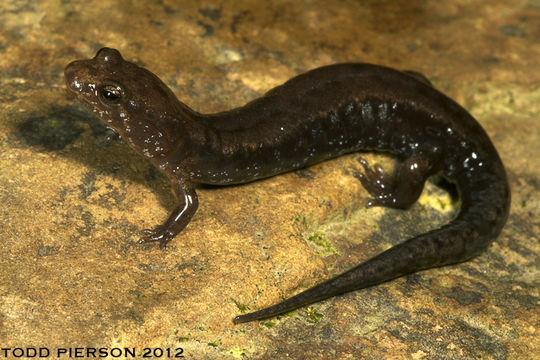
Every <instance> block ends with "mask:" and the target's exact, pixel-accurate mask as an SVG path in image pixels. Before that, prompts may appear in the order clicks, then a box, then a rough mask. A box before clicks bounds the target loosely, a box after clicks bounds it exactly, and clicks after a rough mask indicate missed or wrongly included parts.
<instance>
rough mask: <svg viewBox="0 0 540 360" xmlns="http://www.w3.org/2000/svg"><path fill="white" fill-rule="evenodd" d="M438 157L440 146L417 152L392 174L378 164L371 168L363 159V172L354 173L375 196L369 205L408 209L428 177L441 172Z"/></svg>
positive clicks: (361, 161)
mask: <svg viewBox="0 0 540 360" xmlns="http://www.w3.org/2000/svg"><path fill="white" fill-rule="evenodd" d="M438 157H439V151H438V149H437V148H432V149H430V151H418V152H415V153H414V154H412V155H411V156H410V157H408V158H407V159H406V160H405V161H403V162H402V163H401V164H400V165H399V167H398V169H397V171H396V173H395V174H393V175H388V174H386V173H385V172H384V170H383V169H382V167H381V166H380V165H378V164H375V165H373V167H371V166H370V165H369V164H368V162H367V161H366V160H365V159H363V158H360V160H359V161H360V164H361V165H362V167H363V168H364V172H363V173H355V174H353V175H354V177H356V178H357V179H359V180H360V182H361V183H362V185H363V186H364V188H365V189H366V190H367V191H368V192H369V193H370V194H371V195H372V196H373V198H372V199H371V200H370V201H369V202H368V203H367V207H372V206H386V207H391V208H396V209H406V208H408V207H409V206H411V205H412V204H413V203H414V202H416V200H418V197H419V196H420V194H421V193H422V189H423V188H424V183H425V182H426V179H427V178H428V177H429V176H431V175H433V174H435V173H436V172H438V171H439V167H438V165H437V164H438Z"/></svg>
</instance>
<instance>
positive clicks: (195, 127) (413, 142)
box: [65, 48, 510, 323]
mask: <svg viewBox="0 0 540 360" xmlns="http://www.w3.org/2000/svg"><path fill="white" fill-rule="evenodd" d="M65 77H66V82H67V86H68V88H69V89H70V90H72V91H73V92H74V93H75V94H76V95H77V98H78V99H79V100H80V101H82V102H83V103H84V104H85V105H86V106H87V107H88V108H89V109H91V110H92V111H94V112H95V113H96V114H97V115H98V116H99V117H100V118H101V119H102V120H103V121H104V122H106V123H107V124H108V125H109V126H111V127H113V128H114V129H116V130H117V131H118V132H119V133H120V135H121V136H122V137H123V138H124V139H125V140H126V141H127V143H128V144H129V145H130V146H131V147H132V148H133V149H134V150H135V151H137V152H138V153H139V154H141V155H142V156H144V157H145V158H147V159H148V160H150V161H151V162H152V163H153V164H154V165H155V166H156V167H157V168H158V169H160V170H161V172H163V174H165V175H166V176H167V177H168V178H169V179H170V180H171V182H172V184H173V189H174V192H175V194H176V197H177V199H178V207H177V208H176V209H175V210H174V211H173V213H172V214H171V216H170V217H169V219H168V220H167V221H166V222H165V223H164V224H162V225H160V226H157V227H156V228H154V229H152V230H145V234H144V236H143V237H142V239H141V240H140V242H148V241H159V242H160V245H161V246H162V247H165V245H166V244H167V243H168V242H169V241H170V240H171V239H172V238H173V237H174V236H175V235H176V234H178V233H179V232H180V231H181V230H182V229H183V228H184V227H185V226H186V225H187V224H188V223H189V221H190V219H191V217H192V216H193V214H194V213H195V211H196V210H197V206H198V200H197V194H196V192H195V187H194V185H195V184H197V183H205V184H214V185H227V184H240V183H246V182H249V181H253V180H257V179H261V178H265V177H269V176H273V175H276V174H279V173H283V172H286V171H290V170H294V169H299V168H302V167H305V166H308V165H311V164H314V163H317V162H320V161H323V160H326V159H329V158H332V157H336V156H339V155H341V154H344V153H347V152H352V151H357V150H379V151H386V152H390V153H393V154H395V155H396V156H397V157H398V158H399V159H401V160H402V162H401V165H400V166H399V167H398V169H397V171H396V173H395V174H394V175H393V176H388V175H386V174H384V172H383V171H382V169H381V168H380V167H379V166H377V165H375V166H374V167H373V168H371V167H370V166H369V165H368V164H367V162H365V161H362V165H363V168H364V172H363V173H361V174H357V175H356V176H357V177H358V178H359V179H360V181H361V182H362V184H363V185H364V187H365V188H366V189H367V190H368V191H369V192H370V194H371V195H372V196H373V198H372V200H371V201H370V202H369V203H368V206H388V207H394V208H402V209H404V208H407V207H409V206H410V205H411V204H413V203H414V202H415V201H416V200H417V199H418V196H419V195H420V193H421V191H422V188H423V186H424V182H425V180H426V179H427V178H428V177H429V176H431V175H433V174H437V173H442V174H443V175H444V176H445V177H446V178H448V179H449V180H450V181H452V182H454V183H455V184H456V186H457V188H458V191H459V194H460V198H461V208H460V211H459V214H458V215H457V217H456V218H455V219H454V220H453V221H452V222H450V223H449V224H447V225H445V226H443V227H442V228H440V229H436V230H433V231H430V232H428V233H425V234H422V235H419V236H416V237H414V238H412V239H409V240H407V241H405V242H403V243H401V244H399V245H396V246H394V247H392V248H390V249H389V250H387V251H385V252H383V253H381V254H379V255H377V256H375V257H374V258H372V259H371V260H368V261H366V262H364V263H362V264H360V265H358V266H357V267H355V268H353V269H351V270H349V271H347V272H346V273H344V274H341V275H339V276H337V277H335V278H333V279H330V280H328V281H326V282H324V283H322V284H319V285H317V286H315V287H313V288H311V289H309V290H306V291H304V292H302V293H300V294H298V295H296V296H294V297H292V298H289V299H287V300H285V301H283V302H281V303H279V304H277V305H274V306H271V307H269V308H266V309H262V310H259V311H256V312H253V313H249V314H245V315H241V316H238V317H236V318H235V319H234V321H235V322H236V323H239V322H245V321H251V320H256V319H261V318H266V317H270V316H274V315H277V314H280V313H283V312H286V311H290V310H293V309H296V308H298V307H301V306H303V305H307V304H310V303H313V302H316V301H319V300H323V299H326V298H329V297H332V296H335V295H338V294H342V293H345V292H348V291H352V290H356V289H361V288H365V287H367V286H371V285H375V284H378V283H381V282H383V281H387V280H390V279H393V278H396V277H399V276H402V275H405V274H409V273H412V272H415V271H418V270H421V269H426V268H430V267H436V266H442V265H447V264H453V263H457V262H461V261H465V260H467V259H470V258H472V257H474V256H476V255H478V254H480V253H481V252H482V251H484V250H485V249H486V248H487V247H488V246H489V244H490V243H491V242H492V241H493V240H494V239H495V238H496V237H497V236H498V235H499V233H500V232H501V229H502V227H503V225H504V223H505V222H506V218H507V216H508V211H509V204H510V191H509V187H508V182H507V179H506V173H505V170H504V167H503V164H502V162H501V159H500V158H499V155H498V154H497V151H496V150H495V148H494V147H493V144H492V143H491V141H490V139H489V138H488V136H487V135H486V133H485V131H484V130H483V129H482V127H481V126H480V125H479V124H478V123H477V122H476V120H475V119H474V118H473V117H472V116H471V115H470V114H469V113H467V111H465V110H464V109H463V108H462V107H460V106H459V105H458V104H456V103H455V102H454V101H452V100H451V99H450V98H448V97H446V96H445V95H444V94H442V93H440V92H439V91H437V90H436V89H434V88H433V86H432V85H431V84H430V83H429V81H428V80H427V79H426V78H425V77H424V76H423V75H421V74H419V73H416V72H412V71H397V70H393V69H390V68H386V67H382V66H376V65H369V64H338V65H331V66H326V67H322V68H318V69H315V70H312V71H309V72H307V73H305V74H302V75H299V76H297V77H295V78H293V79H291V80H289V81H287V82H286V83H285V84H283V85H281V86H278V87H276V88H274V89H272V90H270V91H269V92H268V93H266V94H265V95H263V96H262V97H260V98H258V99H256V100H253V101H252V102H250V103H248V104H246V105H245V106H242V107H240V108H237V109H233V110H230V111H226V112H222V113H218V114H209V115H205V114H200V113H197V112H195V111H193V110H191V109H190V108H189V107H187V106H186V105H184V104H183V103H181V102H180V101H178V100H177V98H176V97H175V96H174V94H173V93H172V92H171V91H170V90H169V88H168V87H167V86H166V85H165V84H164V83H163V82H161V81H160V80H159V79H158V78H157V77H156V76H155V75H153V74H152V73H150V72H149V71H147V70H145V69H143V68H140V67H138V66H137V65H135V64H133V63H130V62H127V61H125V60H123V59H122V57H121V55H120V53H119V52H118V51H116V50H114V49H109V48H103V49H101V50H100V51H98V53H97V54H96V56H95V57H94V58H93V59H89V60H80V61H74V62H72V63H71V64H69V65H68V66H67V67H66V70H65Z"/></svg>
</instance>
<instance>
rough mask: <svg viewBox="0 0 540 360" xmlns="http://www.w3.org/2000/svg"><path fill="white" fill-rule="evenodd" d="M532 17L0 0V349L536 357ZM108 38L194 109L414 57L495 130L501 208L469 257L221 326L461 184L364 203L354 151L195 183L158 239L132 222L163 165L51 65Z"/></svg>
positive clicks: (438, 9) (441, 203) (162, 198)
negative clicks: (356, 65) (151, 240)
mask: <svg viewBox="0 0 540 360" xmlns="http://www.w3.org/2000/svg"><path fill="white" fill-rule="evenodd" d="M539 23H540V2H539V1H538V0H515V1H511V2H509V1H505V0H487V1H480V0H476V1H474V0H473V1H460V0H450V1H444V2H437V1H379V0H369V1H363V2H355V1H339V2H327V1H323V0H312V1H303V2H294V1H284V0H282V1H278V0H276V1H254V0H252V1H247V0H239V1H234V2H229V1H218V0H206V1H191V0H189V1H182V2H174V1H168V0H162V1H152V2H144V1H139V2H133V1H124V0H119V1H116V2H114V3H112V2H85V1H80V2H59V1H49V2H36V1H29V0H28V1H15V0H11V1H9V0H8V1H3V2H1V3H0V204H1V205H0V239H1V240H2V246H1V248H0V345H1V347H2V348H12V349H13V348H16V347H20V348H27V347H43V348H47V349H49V350H50V351H51V354H52V353H53V352H54V353H55V352H57V351H58V350H59V349H63V348H83V349H81V351H87V350H89V349H90V350H91V349H92V348H107V349H109V350H108V351H110V349H111V348H119V349H124V348H128V349H132V348H135V350H136V353H137V355H141V354H142V353H143V349H144V348H152V349H159V348H161V349H167V348H169V349H172V350H173V351H174V349H176V348H183V349H184V355H185V357H186V358H188V359H286V358H290V359H328V358H333V359H359V358H369V359H457V358H459V359H478V358H482V359H531V358H534V357H535V355H534V354H536V355H537V356H538V355H539V354H540V345H539V340H538V338H539V336H538V333H537V331H538V328H539V327H538V323H539V319H538V314H539V302H538V301H539V298H538V289H539V288H540V287H539V278H540V277H539V274H538V264H539V258H538V253H539V252H540V246H539V242H538V234H539V233H540V227H539V219H540V205H539V201H540V196H539V188H540V177H539V174H540V171H539V170H538V164H539V163H540V135H539V129H540V126H539V124H540V119H539V114H540V105H539V104H540V88H539V84H540V72H539V71H538V59H539V58H540V43H539V42H538V38H539V37H540V27H539ZM102 46H110V47H115V48H118V49H119V50H120V51H121V52H122V54H123V55H124V57H125V58H127V59H130V60H132V61H136V62H138V63H139V64H142V65H144V66H146V67H147V68H149V69H150V70H151V71H153V72H154V73H156V74H158V75H159V76H160V77H161V78H162V79H163V80H164V81H165V82H167V83H168V84H169V85H170V86H171V87H172V88H173V90H174V91H175V92H176V94H177V95H178V96H179V98H180V99H182V100H183V101H184V102H186V103H187V104H189V105H190V106H191V107H193V108H194V109H196V110H199V111H201V112H215V111H220V110H226V109H229V108H232V107H235V106H239V105H242V104H243V103H245V102H247V101H249V100H251V99H253V98H255V97H256V96H258V95H261V94H262V93H264V92H265V91H266V90H268V89H270V88H272V87H273V86H276V85H279V84H281V83H282V82H284V81H285V80H287V79H288V78H290V77H292V76H294V75H296V74H298V73H300V72H302V71H305V70H309V69H311V68H315V67H318V66H321V65H326V64H330V63H337V62H346V61H354V62H372V63H379V64H385V65H389V66H393V67H396V68H400V69H413V70H416V71H420V72H422V73H424V74H426V75H427V77H428V78H430V79H431V80H432V81H433V83H434V85H435V86H436V87H437V88H439V89H441V90H442V91H443V92H445V93H447V94H448V95H449V96H451V97H452V98H454V99H456V100H457V101H458V102H459V103H461V104H463V105H464V106H465V107H466V108H467V109H468V110H469V111H470V112H471V113H472V114H473V115H474V116H475V117H476V118H477V119H478V120H479V121H480V123H481V124H482V125H483V126H484V127H485V129H486V131H487V132H488V134H489V135H490V136H491V138H492V140H493V142H494V143H495V145H496V147H497V149H498V150H499V152H500V154H501V156H502V158H503V161H504V162H505V164H506V167H507V171H508V175H509V179H510V182H511V187H512V192H513V194H512V195H513V199H512V210H511V214H510V218H509V220H508V223H507V225H506V227H505V228H504V230H503V233H502V234H501V236H500V238H499V239H498V240H497V241H496V242H495V243H494V244H493V245H492V246H491V247H490V248H489V250H488V251H487V252H485V253H484V254H482V255H481V256H479V257H478V258H476V259H474V260H472V261H469V262H467V263H463V264H460V265H456V266H449V267H445V268H440V269H434V270H429V271H424V272H421V273H417V274H414V275H411V276H407V277H404V278H401V279H397V280H395V281H392V282H389V283H385V284H382V285H380V286H376V287H373V288H369V289H365V290H362V291H357V292H353V293H350V294H347V295H344V296H341V297H337V298H333V299H330V300H327V301H324V302H321V303H318V304H315V305H313V306H310V307H308V308H303V309H300V310H297V311H294V312H292V313H289V314H287V315H285V316H281V317H278V318H274V319H270V320H267V321H262V322H255V323H248V324H242V325H233V324H232V318H233V317H234V316H235V315H237V314H239V313H241V312H242V311H245V310H247V309H251V310H254V309H259V308H262V307H264V306H268V305H270V304H273V303H276V302H278V301H280V300H282V299H284V298H286V297H289V296H290V295H292V294H294V293H296V292H298V291H300V290H303V289H305V288H307V287H309V286H311V285H313V284H315V283H317V282H319V281H321V280H322V279H326V278H328V277H331V276H333V275H335V274H338V273H340V272H342V271H344V270H346V269H348V268H350V267H352V266H354V265H355V264H357V263H359V262H361V261H363V260H365V259H367V258H369V257H371V256H373V255H375V254H377V253H379V252H380V251H382V250H384V249H386V248H388V247H390V246H391V245H393V244H396V243H398V242H400V241H403V240H404V239H406V238H408V237H410V236H412V235H414V234H418V233H421V232H425V231H427V230H429V229H432V228H434V227H436V226H439V225H441V224H444V223H445V222H447V221H448V220H449V219H451V218H452V215H453V214H454V213H455V211H456V209H457V207H458V204H457V203H456V202H455V201H453V200H452V198H451V197H450V196H449V194H448V193H447V192H445V191H444V190H442V189H441V188H439V187H437V186H435V185H433V184H428V186H427V187H426V190H425V191H424V194H423V195H422V197H421V199H420V201H419V202H418V203H417V204H415V205H414V206H413V207H412V208H411V209H409V210H407V211H397V210H388V209H381V208H374V209H369V210H368V209H365V207H364V205H365V203H366V201H367V198H368V194H367V193H366V191H365V190H364V189H363V188H362V187H361V186H360V184H359V182H358V181H357V180H356V179H355V178H354V177H353V176H352V175H351V174H352V173H353V172H354V171H356V170H358V169H359V168H360V164H359V163H358V161H357V160H358V157H359V155H358V154H351V155H347V156H343V157H341V158H339V159H336V160H333V161H328V162H326V163H323V164H320V165H317V166H313V167H310V168H308V169H304V170H301V171H297V172H292V173H288V174H285V175H282V176H277V177H274V178H271V179H268V180H264V181H259V182H255V183H251V184H247V185H243V186H233V187H224V188H210V187H203V188H201V189H199V190H198V193H199V196H200V204H201V205H200V207H199V211H198V212H197V214H196V215H195V217H194V219H193V221H192V222H191V224H190V225H189V226H188V227H187V228H186V229H185V231H184V232H183V233H181V234H180V235H179V236H178V237H177V238H176V239H175V240H174V241H173V242H172V243H171V245H170V246H169V249H168V250H167V251H161V250H159V249H158V248H157V247H156V246H154V245H145V246H141V245H137V244H136V239H137V237H136V233H137V231H139V230H141V229H144V228H148V227H152V226H154V225H156V224H158V223H159V222H160V221H162V220H163V219H164V218H165V217H166V216H167V213H168V211H170V210H171V209H172V207H173V205H174V202H173V199H172V194H171V192H170V189H169V185H168V183H167V182H166V181H165V179H164V178H163V177H162V176H160V175H159V174H158V172H157V171H156V170H154V169H153V168H152V167H151V166H150V165H149V164H148V163H146V162H145V161H144V160H142V159H140V158H139V157H138V156H137V155H135V154H134V153H133V152H132V151H131V150H130V149H129V148H128V147H127V146H126V145H125V144H123V143H121V142H120V141H118V140H114V139H113V140H108V138H109V137H110V135H111V134H110V133H109V132H108V131H107V129H106V128H105V127H104V126H103V125H102V124H101V123H100V122H99V121H98V120H97V119H95V118H93V117H92V115H91V114H90V113H89V112H87V111H86V110H84V109H82V107H80V106H79V105H78V104H77V103H76V102H75V100H74V98H73V97H72V96H70V95H69V94H68V93H67V91H66V90H65V86H64V83H63V75H62V72H63V68H64V67H65V65H66V64H67V63H68V62H70V61H72V60H74V59H79V58H88V57H91V56H93V55H94V53H95V51H96V50H97V49H99V48H100V47H102ZM362 156H366V157H367V158H368V159H369V160H371V161H372V162H373V161H377V162H380V163H381V164H383V166H385V167H387V168H391V167H392V159H391V158H388V157H385V156H382V155H374V154H368V155H364V154H363V155H362ZM2 351H8V350H2ZM73 351H74V350H73ZM156 351H159V350H156ZM73 354H74V353H73ZM85 354H86V353H85ZM15 355H16V354H13V353H11V355H10V356H15ZM154 355H156V357H157V356H159V352H158V353H154ZM2 356H3V357H7V358H9V357H10V356H6V354H5V353H3V352H2V353H0V357H2ZM85 356H86V355H85ZM86 357H89V358H90V357H91V356H90V355H88V356H86ZM63 358H68V357H67V355H66V356H64V357H63ZM107 358H112V354H111V353H109V357H107ZM125 358H131V357H130V356H126V357H125Z"/></svg>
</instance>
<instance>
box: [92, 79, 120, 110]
mask: <svg viewBox="0 0 540 360" xmlns="http://www.w3.org/2000/svg"><path fill="white" fill-rule="evenodd" d="M98 97H99V101H101V103H102V104H103V105H105V106H114V105H120V104H121V103H122V101H123V99H124V90H123V89H122V87H121V86H120V85H118V84H105V85H102V86H101V87H100V88H99V90H98Z"/></svg>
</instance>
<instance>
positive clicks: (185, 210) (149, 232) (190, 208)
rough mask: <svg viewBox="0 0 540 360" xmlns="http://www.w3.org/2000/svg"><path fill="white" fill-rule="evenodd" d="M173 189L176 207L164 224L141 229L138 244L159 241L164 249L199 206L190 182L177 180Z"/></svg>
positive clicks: (187, 222)
mask: <svg viewBox="0 0 540 360" xmlns="http://www.w3.org/2000/svg"><path fill="white" fill-rule="evenodd" d="M173 190H174V193H175V194H176V198H177V199H178V207H176V208H175V209H174V210H173V212H172V213H171V215H170V216H169V218H168V219H167V221H166V222H165V223H164V224H162V225H158V226H156V227H155V228H153V229H146V230H143V231H142V232H141V233H142V237H141V238H140V239H139V244H142V243H146V242H154V241H159V247H160V248H161V249H165V247H166V246H167V243H168V242H169V241H171V240H172V239H173V238H174V237H175V236H176V234H178V233H179V232H180V231H182V230H183V229H184V228H185V227H186V225H187V224H189V222H190V220H191V218H192V217H193V215H194V214H195V212H196V211H197V207H198V206H199V200H198V197H197V193H196V192H195V189H194V188H193V185H192V184H187V183H184V182H183V181H178V184H177V186H175V187H174V188H173Z"/></svg>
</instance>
